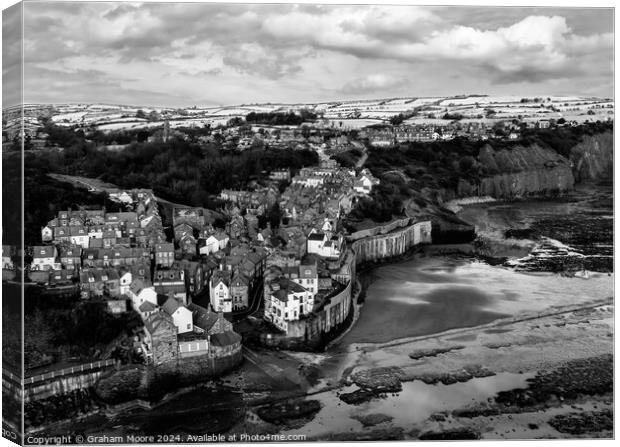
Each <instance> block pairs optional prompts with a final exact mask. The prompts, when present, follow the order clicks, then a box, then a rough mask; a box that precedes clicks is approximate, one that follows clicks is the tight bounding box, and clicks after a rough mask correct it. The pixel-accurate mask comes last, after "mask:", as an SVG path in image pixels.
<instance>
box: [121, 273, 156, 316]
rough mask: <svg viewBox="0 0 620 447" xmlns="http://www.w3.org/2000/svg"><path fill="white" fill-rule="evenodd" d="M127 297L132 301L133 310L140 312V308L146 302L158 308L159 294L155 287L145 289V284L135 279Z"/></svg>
mask: <svg viewBox="0 0 620 447" xmlns="http://www.w3.org/2000/svg"><path fill="white" fill-rule="evenodd" d="M126 295H127V296H128V297H129V298H130V299H131V302H132V305H133V308H134V309H135V310H136V311H137V312H140V310H139V309H140V306H141V305H142V304H144V303H146V302H150V303H151V304H154V305H155V306H157V292H155V288H154V287H145V286H144V283H143V282H142V281H141V280H139V279H135V280H133V281H132V282H131V284H130V285H129V290H128V291H127V292H126Z"/></svg>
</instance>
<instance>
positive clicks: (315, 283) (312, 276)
mask: <svg viewBox="0 0 620 447" xmlns="http://www.w3.org/2000/svg"><path fill="white" fill-rule="evenodd" d="M292 281H293V282H295V283H297V284H299V285H300V286H302V287H303V288H304V289H306V290H307V291H308V292H309V293H310V295H311V297H312V299H314V297H315V295H316V294H317V292H318V291H319V274H318V272H317V267H316V264H302V265H300V266H299V276H298V277H297V278H292Z"/></svg>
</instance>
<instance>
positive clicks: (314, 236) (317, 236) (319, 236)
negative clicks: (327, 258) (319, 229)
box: [308, 233, 325, 241]
mask: <svg viewBox="0 0 620 447" xmlns="http://www.w3.org/2000/svg"><path fill="white" fill-rule="evenodd" d="M324 238H325V235H324V234H323V233H312V234H310V235H308V240H309V241H322V240H323V239H324Z"/></svg>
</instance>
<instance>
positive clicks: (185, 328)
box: [161, 297, 194, 334]
mask: <svg viewBox="0 0 620 447" xmlns="http://www.w3.org/2000/svg"><path fill="white" fill-rule="evenodd" d="M161 308H162V309H163V310H164V312H166V313H167V314H168V315H170V316H171V317H172V320H173V321H174V325H175V326H176V327H177V333H179V334H183V333H185V332H192V331H193V330H194V323H193V317H192V312H191V311H190V310H189V309H188V308H187V307H185V306H184V305H183V303H181V302H180V301H179V300H177V299H176V298H172V297H171V298H168V299H167V300H166V302H165V303H164V304H163V306H161Z"/></svg>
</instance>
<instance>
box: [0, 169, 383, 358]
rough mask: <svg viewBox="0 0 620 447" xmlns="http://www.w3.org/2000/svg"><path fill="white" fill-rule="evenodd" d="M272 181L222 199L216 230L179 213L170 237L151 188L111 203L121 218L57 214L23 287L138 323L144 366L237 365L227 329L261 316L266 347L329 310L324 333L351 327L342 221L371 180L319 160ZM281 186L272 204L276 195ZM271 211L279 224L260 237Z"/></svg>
mask: <svg viewBox="0 0 620 447" xmlns="http://www.w3.org/2000/svg"><path fill="white" fill-rule="evenodd" d="M271 178H272V180H273V184H271V185H269V186H266V187H263V188H259V189H256V190H254V191H237V190H234V191H233V190H224V191H222V192H221V194H220V198H221V199H222V200H223V201H224V202H226V204H227V206H226V209H225V211H226V220H225V224H224V225H223V226H222V227H216V226H214V224H215V223H216V222H215V220H214V219H213V217H212V216H211V215H210V214H209V212H208V210H205V209H202V208H187V207H175V208H174V210H173V218H172V238H167V236H166V232H165V229H164V224H163V221H162V217H161V216H160V213H159V207H158V202H157V199H156V197H155V196H154V194H153V192H152V191H151V190H147V189H134V190H120V189H119V190H117V191H114V192H110V194H109V197H110V199H111V200H113V201H115V202H117V203H118V204H120V205H121V206H122V207H123V208H124V209H126V211H122V212H106V210H105V209H69V210H64V211H61V212H58V214H57V216H56V217H54V218H53V219H52V220H50V221H49V222H48V223H47V225H45V226H44V227H43V228H42V229H41V245H37V246H33V247H31V248H30V247H28V248H27V255H28V256H31V259H32V261H31V263H30V265H26V268H25V275H26V277H27V278H28V280H27V281H28V282H29V283H30V284H36V285H38V286H39V287H42V288H43V289H44V290H45V293H46V294H48V295H50V296H63V295H67V294H72V293H79V296H80V299H81V300H82V301H93V302H99V303H102V304H105V306H106V309H107V312H109V313H110V314H112V315H120V314H123V313H125V312H128V311H134V312H136V313H137V314H139V315H140V317H141V319H142V322H143V327H142V329H141V330H140V331H137V332H136V334H135V337H134V342H133V350H134V353H133V354H134V359H139V361H141V362H143V363H144V364H146V365H155V366H157V365H162V364H166V363H169V362H182V361H183V360H184V359H189V358H191V359H194V360H196V359H198V358H200V357H201V356H204V357H205V358H218V357H229V356H231V355H235V357H238V358H239V359H240V358H241V357H240V356H238V353H239V352H240V350H241V336H240V335H239V334H238V333H237V332H235V331H234V330H233V324H232V322H233V321H237V320H239V319H243V318H245V317H248V316H250V315H254V316H256V315H258V316H259V317H261V320H262V322H263V323H264V327H261V331H263V332H266V333H267V334H268V335H269V336H272V335H273V336H276V337H281V338H282V339H286V338H287V337H298V338H299V337H301V338H302V339H304V338H305V337H306V334H305V331H306V330H305V329H304V323H305V321H306V320H309V319H310V320H311V319H312V318H313V317H314V316H315V315H317V314H318V313H320V312H325V309H326V308H327V309H332V313H331V314H330V322H331V323H330V324H328V325H327V326H326V327H325V326H324V327H323V329H322V330H323V331H330V330H331V329H332V328H333V327H335V326H336V325H338V324H340V323H342V322H343V321H344V320H345V318H346V317H347V316H348V314H349V310H350V301H351V295H350V290H351V284H352V282H354V281H355V279H354V277H353V276H352V275H353V274H354V269H352V268H351V262H352V260H351V256H350V253H349V249H348V248H347V245H346V242H345V238H344V232H343V229H342V226H341V221H340V220H341V218H342V217H343V216H344V215H345V214H346V213H347V212H349V211H350V210H351V207H352V205H353V203H355V201H356V200H357V199H358V198H359V197H361V196H364V195H368V194H369V193H370V192H371V190H372V188H373V186H374V185H376V184H377V183H378V180H377V179H376V178H374V177H373V176H372V174H370V172H369V171H367V170H361V171H360V172H359V174H358V175H356V173H355V170H351V169H344V168H341V167H339V166H338V164H337V163H336V162H335V161H334V160H330V159H327V158H326V159H325V160H324V161H322V162H321V164H320V166H316V167H308V168H303V169H301V171H300V172H299V173H298V174H297V175H295V176H293V177H292V178H291V174H290V171H286V170H279V171H274V172H272V173H271ZM286 179H289V181H290V184H289V186H288V187H287V188H286V189H285V190H284V192H283V193H281V194H280V193H279V191H278V189H277V184H278V182H280V181H282V180H286ZM274 207H275V208H276V209H279V210H281V211H280V215H279V216H278V217H277V219H276V220H275V221H274V220H273V219H271V220H270V221H267V222H266V225H265V226H264V228H262V229H261V228H259V219H261V220H262V219H264V216H265V215H266V214H268V213H269V212H270V210H273V209H274ZM272 222H273V225H272ZM218 223H221V221H219V222H218ZM30 250H31V251H30ZM14 253H15V249H14V248H13V247H9V246H3V279H5V280H10V279H12V277H13V276H14V275H15V272H16V270H15V265H14V263H13V260H12V259H13V258H12V255H13V254H14ZM344 289H346V290H347V294H346V296H345V295H343V294H341V292H342V291H343V290H344ZM339 294H340V295H342V297H340V298H339V301H338V303H333V302H332V301H333V297H334V296H339ZM345 302H346V304H343V303H345ZM336 305H337V306H336ZM300 324H301V325H300ZM26 355H28V354H26ZM65 360H66V359H55V361H65ZM92 360H99V359H92ZM50 368H53V365H49V366H48V367H47V368H46V369H50Z"/></svg>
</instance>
